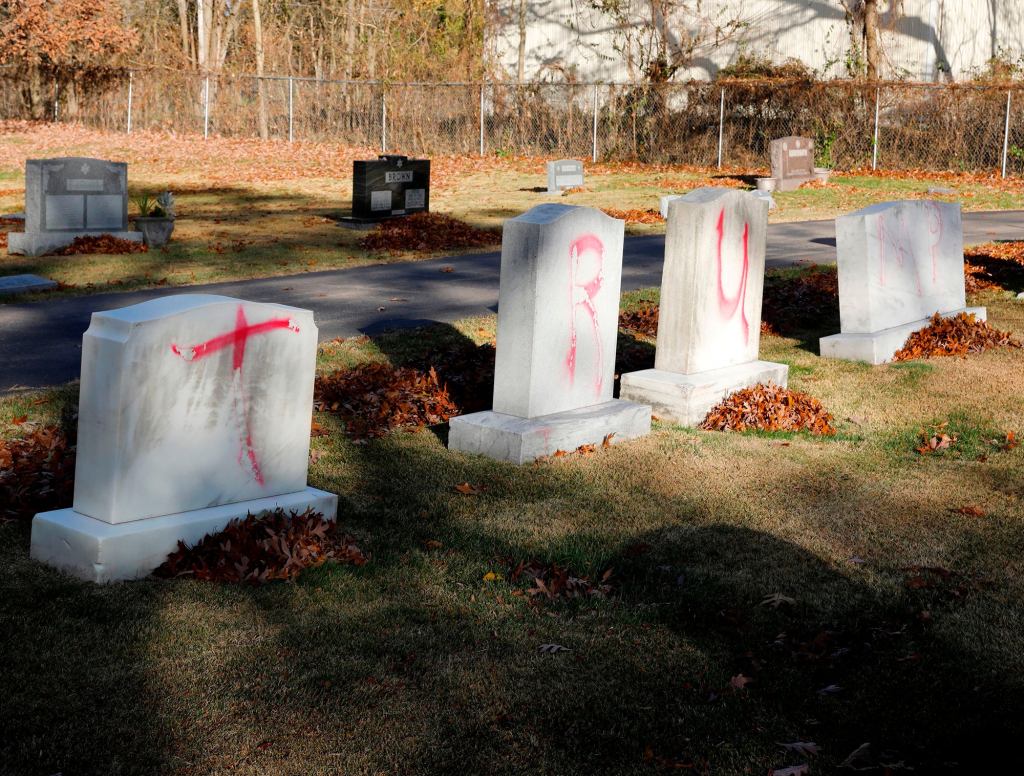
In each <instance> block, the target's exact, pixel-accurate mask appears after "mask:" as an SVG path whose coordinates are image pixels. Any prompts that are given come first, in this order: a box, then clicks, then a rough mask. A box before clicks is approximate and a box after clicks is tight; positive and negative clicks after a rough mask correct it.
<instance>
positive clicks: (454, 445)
mask: <svg viewBox="0 0 1024 776" xmlns="http://www.w3.org/2000/svg"><path fill="white" fill-rule="evenodd" d="M650 431H651V408H650V407H647V406H644V405H642V404H635V403H634V402H630V401H622V400H620V399H612V400H611V401H608V402H604V403H602V404H595V405H593V406H591V407H581V408H579V409H573V410H566V411H565V412H556V413H553V414H551V415H541V416H539V417H536V418H520V417H518V416H516V415H506V414H504V413H501V412H474V413H473V414H471V415H460V416H459V417H456V418H452V419H451V422H450V424H449V431H448V447H449V449H451V450H461V451H463V452H466V453H479V454H480V455H485V456H487V457H488V458H494V459H495V460H498V461H511V462H512V463H527V462H529V461H533V460H535V459H537V458H541V457H543V456H546V455H552V454H553V453H555V452H556V451H558V450H565V451H572V450H575V449H576V448H577V447H580V446H581V445H599V444H601V443H602V442H603V441H604V440H605V439H606V438H608V436H609V435H610V434H611V435H613V436H611V438H610V439H609V442H610V443H616V442H622V441H624V440H627V439H636V438H638V437H642V436H645V435H646V434H649V433H650Z"/></svg>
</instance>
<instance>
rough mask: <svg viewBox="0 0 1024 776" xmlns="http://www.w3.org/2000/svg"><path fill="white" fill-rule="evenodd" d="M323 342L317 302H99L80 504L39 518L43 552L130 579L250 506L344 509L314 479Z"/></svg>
mask: <svg viewBox="0 0 1024 776" xmlns="http://www.w3.org/2000/svg"><path fill="white" fill-rule="evenodd" d="M316 342H317V330H316V326H315V325H314V323H313V314H312V313H311V312H310V311H309V310H301V309H298V308H294V307H285V306H283V305H273V304H260V303H255V302H245V301H242V300H239V299H232V298H230V297H223V296H212V295H205V294H184V295H180V296H169V297H163V298H161V299H154V300H152V301H149V302H143V303H141V304H137V305H133V306H131V307H125V308H122V309H120V310H110V311H106V312H99V313H94V314H93V316H92V322H91V324H90V326H89V329H88V331H86V333H85V337H84V338H83V345H82V387H81V392H80V397H79V411H78V457H77V463H76V467H75V492H74V501H73V508H72V509H67V510H58V511H56V512H48V513H43V514H40V515H36V518H35V520H34V521H33V527H32V554H33V557H36V558H39V559H41V560H45V561H46V562H48V563H52V564H54V565H58V566H61V567H62V568H67V569H69V570H71V571H72V572H74V573H76V574H78V575H80V576H83V577H85V578H88V579H97V580H101V581H103V580H109V579H122V578H129V577H134V576H139V575H141V574H144V573H148V572H149V571H150V570H152V569H153V568H155V566H156V565H158V564H159V562H161V561H162V559H163V556H165V555H166V554H167V552H169V551H170V550H171V549H173V548H174V545H175V543H176V542H177V541H178V540H179V539H183V540H188V539H190V538H191V539H193V540H194V539H195V538H199V537H201V536H202V534H203V533H206V532H208V531H210V530H217V529H218V528H220V527H221V526H223V525H224V524H225V523H227V521H228V520H230V519H231V518H232V517H239V516H244V515H245V514H246V513H247V512H253V513H254V514H255V513H257V512H260V511H263V510H265V509H268V508H274V507H275V506H278V505H280V506H286V507H287V508H293V507H294V508H303V509H304V508H305V507H306V506H317V508H319V507H320V506H325V507H326V508H328V509H329V511H330V515H329V516H333V510H334V508H335V501H334V500H333V499H334V497H333V496H330V494H324V493H321V492H320V491H313V490H310V489H308V488H307V487H306V472H307V468H308V462H309V428H310V420H311V417H312V410H313V375H314V369H315V365H316ZM324 499H327V501H326V502H325V500H324ZM321 511H323V510H321ZM325 514H328V512H326V511H325Z"/></svg>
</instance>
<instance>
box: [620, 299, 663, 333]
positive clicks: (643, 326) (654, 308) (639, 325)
mask: <svg viewBox="0 0 1024 776" xmlns="http://www.w3.org/2000/svg"><path fill="white" fill-rule="evenodd" d="M619 326H621V327H622V328H623V329H627V330H629V331H635V332H636V333H637V334H643V335H645V336H648V337H657V336H658V305H656V304H651V305H645V306H644V307H640V308H637V309H636V310H623V311H622V312H621V313H619Z"/></svg>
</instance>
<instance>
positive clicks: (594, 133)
mask: <svg viewBox="0 0 1024 776" xmlns="http://www.w3.org/2000/svg"><path fill="white" fill-rule="evenodd" d="M593 99H594V126H593V131H592V132H591V134H592V140H593V143H592V144H591V145H592V148H591V155H590V156H591V161H593V163H594V164H597V84H594V95H593Z"/></svg>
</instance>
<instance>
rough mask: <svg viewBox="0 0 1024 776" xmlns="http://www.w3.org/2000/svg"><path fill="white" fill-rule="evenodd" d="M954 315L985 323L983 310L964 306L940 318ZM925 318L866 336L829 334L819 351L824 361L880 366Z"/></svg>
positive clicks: (924, 324)
mask: <svg viewBox="0 0 1024 776" xmlns="http://www.w3.org/2000/svg"><path fill="white" fill-rule="evenodd" d="M958 313H974V315H975V316H977V318H978V319H979V320H982V321H983V320H985V318H986V315H987V313H986V311H985V308H984V307H966V308H963V309H960V310H952V311H950V312H948V313H942V317H943V318H949V317H950V316H953V315H956V314H958ZM929 320H930V319H929V318H922V319H921V320H918V321H912V322H911V323H905V324H903V325H902V326H893V327H892V328H889V329H882V330H881V331H875V332H870V333H868V334H832V335H830V336H828V337H822V338H821V340H820V341H819V343H818V344H819V350H820V352H821V355H822V357H824V358H840V359H843V360H845V361H867V362H868V363H869V364H884V363H886V362H888V361H892V357H893V356H894V355H895V354H896V351H897V350H899V349H900V348H902V347H903V345H904V344H905V343H906V341H907V337H909V336H910V335H911V334H913V333H914V332H915V331H918V330H919V329H923V328H924V327H925V326H927V325H928V321H929Z"/></svg>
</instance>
